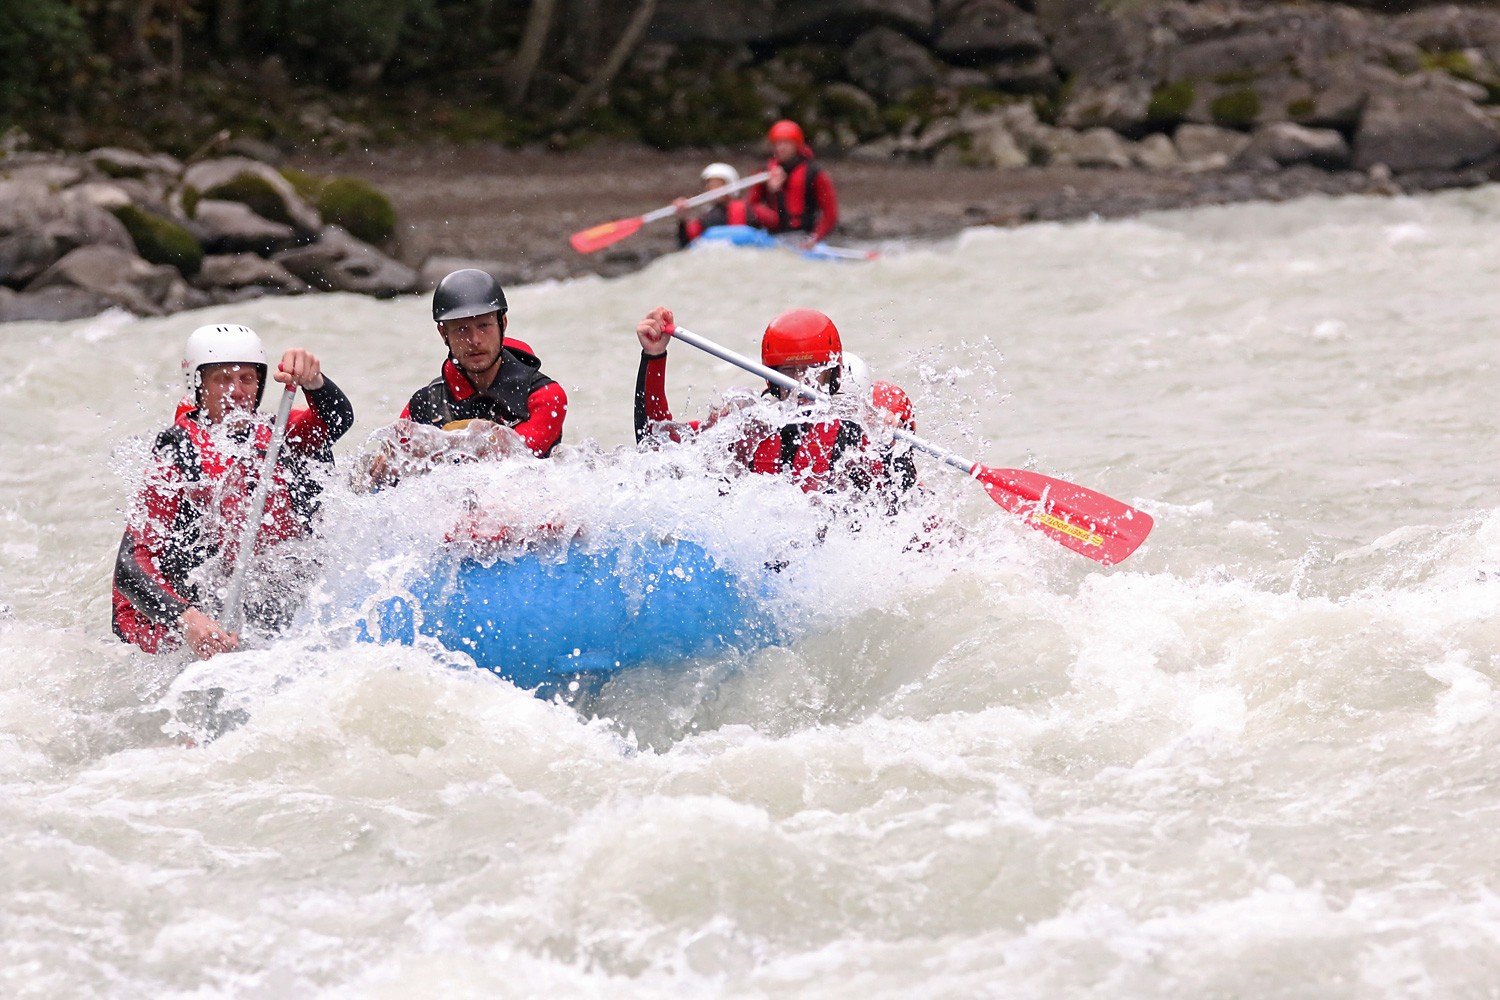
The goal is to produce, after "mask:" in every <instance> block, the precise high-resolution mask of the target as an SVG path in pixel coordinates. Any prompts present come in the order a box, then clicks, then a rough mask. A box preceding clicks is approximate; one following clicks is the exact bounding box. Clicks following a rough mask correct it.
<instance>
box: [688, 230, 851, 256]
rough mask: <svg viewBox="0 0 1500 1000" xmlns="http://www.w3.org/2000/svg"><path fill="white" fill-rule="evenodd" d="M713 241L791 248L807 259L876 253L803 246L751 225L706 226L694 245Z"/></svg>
mask: <svg viewBox="0 0 1500 1000" xmlns="http://www.w3.org/2000/svg"><path fill="white" fill-rule="evenodd" d="M715 243H718V244H727V245H729V246H736V247H758V248H760V249H766V250H777V249H779V250H790V251H792V252H793V253H795V254H798V255H799V256H802V257H806V258H807V259H808V260H874V259H875V258H876V257H877V256H879V255H878V254H877V253H876V252H875V251H873V250H848V249H845V248H844V247H831V246H829V245H828V244H827V243H817V244H814V245H813V246H812V247H811V248H810V249H806V250H804V249H802V248H801V247H799V246H796V245H794V244H793V243H791V242H789V241H786V240H784V239H783V238H782V237H779V236H776V235H775V234H773V233H768V232H766V231H765V230H764V229H756V228H755V227H754V226H709V227H708V228H707V229H705V230H703V233H702V234H701V235H700V236H699V237H698V238H697V239H696V240H694V241H693V246H700V245H711V244H715Z"/></svg>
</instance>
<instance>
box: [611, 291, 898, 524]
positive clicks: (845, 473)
mask: <svg viewBox="0 0 1500 1000" xmlns="http://www.w3.org/2000/svg"><path fill="white" fill-rule="evenodd" d="M672 326H673V319H672V311H671V310H670V309H667V308H665V307H658V308H656V309H653V310H651V311H650V312H648V313H647V314H646V315H645V317H643V318H642V319H641V321H640V323H638V324H637V325H636V329H635V335H636V339H637V340H638V341H639V342H640V345H641V362H640V368H639V370H638V372H637V374H636V388H635V437H636V442H637V443H638V444H639V443H640V442H642V441H644V440H646V439H647V438H648V437H650V436H651V435H652V434H653V432H654V431H655V430H657V429H658V428H660V429H663V430H665V432H666V433H667V435H668V436H670V437H673V438H678V437H680V436H681V433H682V430H683V429H684V428H685V429H686V430H687V431H688V432H689V433H697V432H698V431H700V430H703V429H706V428H707V427H709V426H712V425H713V424H714V423H716V422H718V421H719V420H721V419H724V418H725V417H726V416H728V415H729V414H730V413H731V412H734V411H733V410H732V409H721V410H717V411H715V412H714V413H712V414H710V415H709V417H708V418H707V419H705V420H703V421H701V422H699V421H692V422H688V423H686V424H675V423H674V422H673V418H672V409H671V406H670V405H669V404H668V402H667V394H666V374H667V343H668V341H670V340H671V332H670V331H671V329H672ZM843 360H844V357H843V342H842V340H841V338H840V336H839V331H838V328H837V327H835V326H834V324H833V321H832V320H831V319H829V318H828V317H827V316H826V315H824V314H823V313H821V312H818V311H816V310H813V309H793V310H790V311H788V312H784V313H782V314H781V315H780V316H777V317H776V318H775V319H773V320H772V321H771V323H770V325H768V326H767V327H766V331H765V335H764V336H763V337H762V339H761V363H762V364H764V365H765V366H766V367H768V368H774V369H776V370H777V371H779V372H781V373H782V374H784V375H787V376H788V377H790V378H793V379H796V380H797V381H799V382H803V383H804V384H806V385H808V386H811V387H814V388H817V389H818V390H819V391H823V392H827V393H828V394H830V395H835V394H837V393H838V392H839V391H840V389H841V388H842V385H841V380H842V379H843V377H844V375H845V369H844V367H843ZM898 391H899V390H898ZM761 395H762V396H764V397H767V398H770V399H776V400H783V399H786V397H787V396H788V395H789V393H788V391H787V390H786V389H782V388H780V387H778V386H772V385H768V386H767V387H766V389H765V390H764V392H762V394H761ZM902 395H903V396H904V395H905V394H904V393H903V394H902ZM908 406H909V401H908ZM746 427H747V434H746V436H744V437H742V438H741V439H740V440H739V441H737V442H736V443H735V445H734V449H733V453H734V456H735V459H736V460H737V462H738V463H739V464H740V465H741V466H743V467H744V468H745V469H747V470H748V471H750V472H758V473H769V474H773V475H776V474H781V473H788V474H790V475H791V477H792V478H793V480H795V481H796V482H797V483H798V485H800V486H801V487H802V489H803V490H804V491H806V492H809V493H823V492H839V491H841V490H843V489H846V488H849V487H852V488H854V489H859V490H868V489H875V490H878V491H879V492H881V493H882V494H883V495H885V496H886V498H887V500H888V501H889V502H890V503H892V504H894V503H895V502H897V500H898V499H899V496H900V494H901V493H904V492H905V491H906V490H907V489H909V488H910V487H911V486H912V485H914V484H915V478H916V477H915V470H914V469H913V470H912V474H911V476H910V478H908V476H907V474H906V469H907V468H910V463H909V459H908V461H907V463H905V464H903V463H902V462H901V461H900V460H893V459H892V456H891V454H890V452H889V451H882V450H880V449H877V448H876V447H875V446H874V445H873V444H872V443H871V441H870V438H869V436H868V435H867V434H866V433H865V429H864V427H862V426H861V425H860V423H859V422H858V421H857V420H854V419H851V418H849V417H846V416H838V415H833V414H829V415H828V416H827V417H826V418H820V419H816V420H798V421H795V422H792V423H787V424H784V425H782V426H780V427H765V426H764V425H763V424H759V423H754V424H752V423H747V425H746Z"/></svg>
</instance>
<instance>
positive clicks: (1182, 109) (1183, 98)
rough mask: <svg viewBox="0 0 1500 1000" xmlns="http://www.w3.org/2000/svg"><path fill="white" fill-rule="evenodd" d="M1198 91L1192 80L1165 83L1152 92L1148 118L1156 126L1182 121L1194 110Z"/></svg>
mask: <svg viewBox="0 0 1500 1000" xmlns="http://www.w3.org/2000/svg"><path fill="white" fill-rule="evenodd" d="M1195 97H1196V92H1195V90H1194V88H1193V81H1191V80H1177V81H1174V82H1172V83H1164V84H1162V85H1161V86H1160V87H1157V88H1156V89H1155V90H1153V91H1152V92H1151V103H1150V105H1148V106H1147V108H1146V120H1147V122H1149V123H1150V124H1152V125H1156V126H1169V127H1170V126H1172V125H1176V124H1177V123H1179V122H1181V121H1182V120H1183V119H1185V118H1186V117H1187V115H1188V112H1189V111H1190V110H1192V107H1193V99H1194V98H1195Z"/></svg>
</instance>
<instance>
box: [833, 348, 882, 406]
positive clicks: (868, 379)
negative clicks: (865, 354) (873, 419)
mask: <svg viewBox="0 0 1500 1000" xmlns="http://www.w3.org/2000/svg"><path fill="white" fill-rule="evenodd" d="M842 361H843V365H844V375H843V377H842V378H841V379H839V388H841V389H842V390H843V391H844V392H847V393H849V394H850V395H852V396H856V397H858V398H859V399H869V398H870V392H871V390H873V389H874V388H875V379H874V378H873V377H872V376H871V375H870V366H869V365H868V364H866V363H865V359H864V358H862V357H860V356H859V355H858V354H851V353H850V352H849V351H845V352H844V354H843V358H842Z"/></svg>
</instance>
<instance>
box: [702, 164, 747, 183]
mask: <svg viewBox="0 0 1500 1000" xmlns="http://www.w3.org/2000/svg"><path fill="white" fill-rule="evenodd" d="M698 176H699V177H700V178H701V179H702V180H705V181H709V180H713V179H714V178H715V177H717V178H718V179H719V180H721V181H723V182H724V183H725V184H728V185H731V186H733V185H735V184H738V183H739V182H740V172H739V171H738V170H736V169H734V168H733V167H731V166H730V165H729V164H727V163H710V164H709V165H708V166H706V167H704V168H703V173H701V174H699V175H698Z"/></svg>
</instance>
